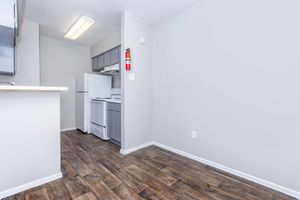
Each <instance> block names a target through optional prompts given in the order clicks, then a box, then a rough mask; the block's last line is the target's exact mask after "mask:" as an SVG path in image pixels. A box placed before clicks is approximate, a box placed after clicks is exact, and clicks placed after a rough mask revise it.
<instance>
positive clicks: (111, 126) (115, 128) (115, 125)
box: [107, 103, 121, 146]
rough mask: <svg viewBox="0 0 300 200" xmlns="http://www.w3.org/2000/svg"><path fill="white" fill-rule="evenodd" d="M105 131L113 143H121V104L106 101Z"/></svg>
mask: <svg viewBox="0 0 300 200" xmlns="http://www.w3.org/2000/svg"><path fill="white" fill-rule="evenodd" d="M107 133H108V137H109V138H110V139H111V141H112V142H113V143H115V144H117V145H119V146H120V145H121V104H117V103H107Z"/></svg>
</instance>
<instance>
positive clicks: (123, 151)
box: [120, 142, 153, 155]
mask: <svg viewBox="0 0 300 200" xmlns="http://www.w3.org/2000/svg"><path fill="white" fill-rule="evenodd" d="M151 145H153V142H147V143H145V144H142V145H139V146H137V147H133V148H130V149H121V150H120V153H121V154H123V155H127V154H130V153H132V152H134V151H137V150H140V149H143V148H146V147H148V146H151Z"/></svg>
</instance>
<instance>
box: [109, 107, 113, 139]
mask: <svg viewBox="0 0 300 200" xmlns="http://www.w3.org/2000/svg"><path fill="white" fill-rule="evenodd" d="M107 135H108V137H109V138H111V139H114V111H112V110H108V111H107Z"/></svg>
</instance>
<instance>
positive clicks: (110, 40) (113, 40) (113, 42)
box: [91, 30, 121, 57]
mask: <svg viewBox="0 0 300 200" xmlns="http://www.w3.org/2000/svg"><path fill="white" fill-rule="evenodd" d="M120 44H121V30H120V31H118V32H115V33H114V34H111V35H110V36H109V37H107V38H105V39H104V40H101V41H99V42H98V43H97V44H95V45H94V46H92V47H91V57H95V56H97V55H99V54H101V53H104V52H105V51H107V50H110V49H112V48H114V47H116V46H119V45H120Z"/></svg>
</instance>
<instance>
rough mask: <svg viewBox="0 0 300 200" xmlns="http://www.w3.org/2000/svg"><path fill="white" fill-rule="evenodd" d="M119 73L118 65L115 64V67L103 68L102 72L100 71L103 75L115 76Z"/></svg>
mask: <svg viewBox="0 0 300 200" xmlns="http://www.w3.org/2000/svg"><path fill="white" fill-rule="evenodd" d="M119 71H120V64H119V63H117V64H115V65H111V66H107V67H104V69H103V70H102V71H100V74H104V75H116V74H118V73H119Z"/></svg>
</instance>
